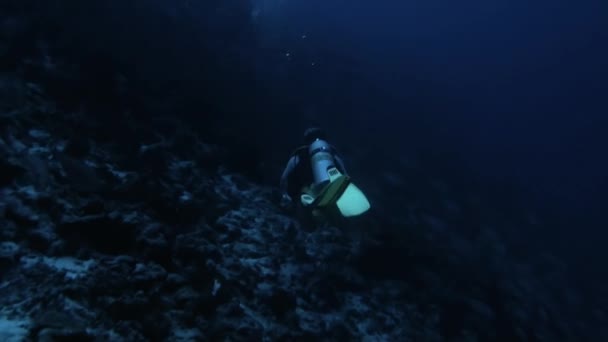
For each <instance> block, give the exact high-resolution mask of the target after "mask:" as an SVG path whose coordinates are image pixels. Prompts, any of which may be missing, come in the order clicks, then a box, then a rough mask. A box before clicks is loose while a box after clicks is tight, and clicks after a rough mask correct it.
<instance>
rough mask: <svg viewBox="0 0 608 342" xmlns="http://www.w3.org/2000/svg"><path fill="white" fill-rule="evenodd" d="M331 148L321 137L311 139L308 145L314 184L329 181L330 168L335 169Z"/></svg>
mask: <svg viewBox="0 0 608 342" xmlns="http://www.w3.org/2000/svg"><path fill="white" fill-rule="evenodd" d="M331 150H332V148H331V146H330V145H329V144H328V143H327V141H325V140H321V139H317V140H315V141H313V142H312V143H311V144H310V146H309V147H308V154H309V155H310V164H311V166H312V174H313V179H314V184H315V186H318V185H320V184H323V183H327V182H330V181H331V175H330V170H335V169H336V163H335V160H334V156H333V153H332V151H331Z"/></svg>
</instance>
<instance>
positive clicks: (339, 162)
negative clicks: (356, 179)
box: [334, 155, 348, 176]
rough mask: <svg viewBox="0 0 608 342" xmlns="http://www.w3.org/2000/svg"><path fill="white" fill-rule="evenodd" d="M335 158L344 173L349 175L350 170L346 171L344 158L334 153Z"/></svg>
mask: <svg viewBox="0 0 608 342" xmlns="http://www.w3.org/2000/svg"><path fill="white" fill-rule="evenodd" d="M334 160H335V161H336V164H338V165H337V166H338V168H340V171H341V172H342V174H344V175H345V176H348V172H346V168H345V167H344V161H343V160H342V158H340V157H339V156H338V155H334Z"/></svg>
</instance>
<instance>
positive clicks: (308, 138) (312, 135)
mask: <svg viewBox="0 0 608 342" xmlns="http://www.w3.org/2000/svg"><path fill="white" fill-rule="evenodd" d="M317 139H323V140H325V139H326V137H325V132H323V130H322V129H321V128H320V127H319V126H311V127H309V128H307V129H306V130H305V131H304V143H305V144H306V145H310V144H312V143H313V142H314V141H315V140H317Z"/></svg>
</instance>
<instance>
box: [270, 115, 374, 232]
mask: <svg viewBox="0 0 608 342" xmlns="http://www.w3.org/2000/svg"><path fill="white" fill-rule="evenodd" d="M280 187H281V192H282V203H283V205H289V204H291V205H295V206H296V207H297V208H300V209H305V210H306V211H307V212H309V213H311V214H312V216H313V217H314V218H315V219H317V220H318V221H334V220H339V219H341V218H345V217H353V216H358V215H361V214H363V213H365V212H366V211H367V210H368V209H369V208H370V204H369V201H368V200H367V198H366V197H365V195H364V194H363V193H362V192H361V190H359V188H358V187H357V186H355V185H354V184H353V183H352V182H351V179H350V177H349V175H348V173H347V172H346V169H345V167H344V162H343V161H342V159H341V158H340V157H339V156H338V155H337V153H336V149H335V148H334V147H333V146H332V145H330V144H329V143H328V142H327V137H326V135H325V132H324V131H323V130H322V129H321V128H319V127H318V126H313V127H310V128H308V129H306V131H305V132H304V145H303V146H301V147H299V148H297V149H296V150H295V151H294V152H293V154H292V156H291V158H290V159H289V161H288V162H287V165H286V166H285V170H284V171H283V174H282V175H281V182H280Z"/></svg>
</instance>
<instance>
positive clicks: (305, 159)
mask: <svg viewBox="0 0 608 342" xmlns="http://www.w3.org/2000/svg"><path fill="white" fill-rule="evenodd" d="M331 153H332V155H333V157H334V161H335V162H336V168H337V169H338V170H339V171H340V172H341V173H342V174H344V175H347V173H346V169H345V168H344V162H343V161H342V159H341V158H340V157H339V156H338V155H337V153H336V149H335V148H333V147H332V150H331ZM313 182H314V180H313V175H312V165H311V164H310V156H309V154H308V146H302V147H300V148H298V149H297V150H296V151H295V152H294V153H293V155H292V156H291V158H290V159H289V161H288V162H287V166H285V170H284V171H283V174H282V175H281V191H282V192H283V193H284V194H288V195H289V196H290V197H291V198H292V199H293V200H295V201H297V202H299V198H300V194H301V193H302V188H304V187H305V186H309V185H311V184H312V183H313Z"/></svg>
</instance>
